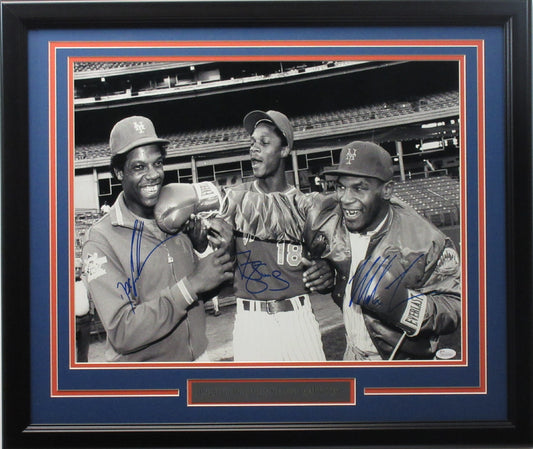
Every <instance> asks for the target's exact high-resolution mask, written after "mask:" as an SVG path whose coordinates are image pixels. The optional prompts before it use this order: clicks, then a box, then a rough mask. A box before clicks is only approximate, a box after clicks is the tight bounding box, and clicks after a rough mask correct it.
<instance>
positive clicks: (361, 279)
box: [349, 254, 423, 308]
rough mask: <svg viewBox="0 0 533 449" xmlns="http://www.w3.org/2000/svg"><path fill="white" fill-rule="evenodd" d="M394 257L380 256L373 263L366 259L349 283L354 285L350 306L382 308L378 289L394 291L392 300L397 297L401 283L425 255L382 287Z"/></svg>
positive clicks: (407, 299) (409, 298)
mask: <svg viewBox="0 0 533 449" xmlns="http://www.w3.org/2000/svg"><path fill="white" fill-rule="evenodd" d="M396 257H397V256H396V255H394V256H386V257H381V256H378V257H377V258H376V260H375V261H374V262H373V263H372V261H371V259H366V260H365V261H364V262H363V263H362V265H361V266H360V267H359V268H358V270H357V273H356V274H354V275H353V277H352V278H351V279H350V281H349V283H352V284H353V288H352V295H351V298H350V304H349V305H350V306H351V305H352V304H353V303H354V299H355V304H358V305H369V304H371V305H374V306H378V307H379V306H382V305H383V304H382V302H381V299H380V298H379V297H378V296H377V293H376V292H377V290H378V288H381V289H386V290H389V289H394V290H392V298H394V296H395V295H396V293H397V291H398V287H399V286H400V283H401V281H403V280H404V279H405V277H406V276H407V273H408V272H409V270H410V269H411V268H413V266H414V265H415V264H416V263H417V262H418V260H419V259H420V258H421V257H423V254H421V255H420V256H418V257H417V258H416V259H415V260H414V261H413V262H412V263H411V265H409V266H408V267H407V268H406V269H405V270H404V271H403V272H402V273H400V274H399V275H398V276H397V277H396V278H394V279H393V280H392V282H390V283H389V284H388V285H380V284H381V283H382V282H383V278H384V277H385V275H386V274H387V273H388V272H389V270H390V268H391V266H392V264H393V262H394V260H395V259H396ZM418 296H422V295H421V294H418V295H414V296H411V297H408V298H406V299H405V300H403V301H400V302H399V303H398V304H397V305H396V306H395V307H394V308H396V307H398V306H400V305H401V304H402V303H404V302H407V301H409V300H411V299H413V298H416V297H418Z"/></svg>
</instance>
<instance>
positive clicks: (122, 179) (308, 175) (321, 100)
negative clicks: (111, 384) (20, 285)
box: [71, 58, 464, 365]
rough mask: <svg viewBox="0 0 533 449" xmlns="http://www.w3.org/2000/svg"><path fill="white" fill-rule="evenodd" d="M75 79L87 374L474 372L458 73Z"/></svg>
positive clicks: (207, 65)
mask: <svg viewBox="0 0 533 449" xmlns="http://www.w3.org/2000/svg"><path fill="white" fill-rule="evenodd" d="M73 84H74V86H73V89H74V123H75V133H74V134H75V136H74V140H75V155H74V214H75V216H74V222H75V269H76V288H75V311H74V312H75V317H74V316H71V319H72V320H74V319H75V322H76V325H75V329H76V337H75V345H76V351H75V353H76V362H77V363H89V364H90V363H101V362H132V363H136V362H199V363H202V362H206V363H207V362H239V363H244V364H246V363H256V362H269V363H270V362H272V363H278V362H279V363H295V364H298V363H311V364H318V365H321V364H324V365H327V363H328V362H330V361H344V362H346V363H349V362H369V363H379V362H388V361H402V360H403V361H410V360H412V361H417V360H423V361H426V362H427V361H430V360H461V358H462V357H463V354H462V344H461V341H462V332H461V329H462V309H463V307H462V291H463V284H462V275H461V220H462V218H463V217H461V212H462V204H461V201H462V200H461V182H462V179H461V178H462V176H463V175H462V161H461V126H462V121H461V108H460V103H461V95H463V94H464V93H462V92H461V91H460V84H461V83H460V72H459V63H458V61H453V60H450V61H446V60H442V61H435V60H427V61H425V60H420V59H414V58H413V59H412V60H408V59H406V60H376V59H372V60H368V61H365V60H361V59H357V60H348V59H339V60H335V59H334V60H323V61H322V60H321V61H318V60H279V61H271V60H268V61H254V60H250V61H213V62H211V61H191V62H188V61H181V60H180V61H163V62H161V61H152V60H150V59H146V60H142V61H139V60H138V58H137V59H133V58H132V59H131V60H128V59H127V58H121V59H120V60H119V59H118V58H117V60H116V61H114V60H109V59H106V60H102V61H98V60H91V61H87V62H85V61H83V62H75V63H74V79H73ZM72 315H74V314H72ZM71 329H72V327H71ZM73 341H74V339H73V338H71V342H73Z"/></svg>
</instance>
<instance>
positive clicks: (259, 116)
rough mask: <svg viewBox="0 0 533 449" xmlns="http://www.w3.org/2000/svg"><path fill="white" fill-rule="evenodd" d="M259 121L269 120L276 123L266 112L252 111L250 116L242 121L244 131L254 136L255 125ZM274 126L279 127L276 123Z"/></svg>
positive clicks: (247, 115)
mask: <svg viewBox="0 0 533 449" xmlns="http://www.w3.org/2000/svg"><path fill="white" fill-rule="evenodd" d="M259 120H268V121H269V122H272V123H274V121H273V120H272V117H270V116H269V115H268V114H267V113H266V112H264V111H252V112H249V113H248V114H246V116H245V117H244V120H243V121H242V122H243V125H244V129H245V130H246V132H247V133H248V134H252V133H253V132H254V129H255V124H256V123H257V122H258V121H259ZM274 125H275V126H276V127H277V125H276V124H275V123H274Z"/></svg>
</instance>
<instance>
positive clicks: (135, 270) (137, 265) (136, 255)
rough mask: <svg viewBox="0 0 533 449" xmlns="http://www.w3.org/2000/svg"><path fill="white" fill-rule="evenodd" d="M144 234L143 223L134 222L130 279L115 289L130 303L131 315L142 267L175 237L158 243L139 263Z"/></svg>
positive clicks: (133, 309)
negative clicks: (156, 251) (155, 252)
mask: <svg viewBox="0 0 533 449" xmlns="http://www.w3.org/2000/svg"><path fill="white" fill-rule="evenodd" d="M143 232H144V221H141V220H135V223H134V224H133V232H132V233H131V243H130V274H131V277H129V278H128V279H127V280H126V281H124V282H117V288H122V291H123V293H124V294H125V295H126V298H127V300H128V302H129V303H130V306H131V310H132V311H133V313H135V299H136V298H137V282H138V281H139V278H140V277H141V273H142V271H143V269H144V266H145V264H146V262H147V261H148V259H149V258H150V256H151V255H152V254H153V253H154V251H155V250H156V249H157V248H159V247H160V246H161V245H163V244H164V243H165V242H167V241H168V240H170V239H173V238H174V237H176V235H178V234H176V235H171V236H170V237H168V238H166V239H165V240H163V241H162V242H160V243H158V244H157V245H156V246H155V247H154V249H152V251H150V252H149V253H148V255H147V256H146V258H145V259H144V260H142V261H141V243H142V235H143ZM120 297H121V298H122V299H124V297H123V296H122V294H121V295H120Z"/></svg>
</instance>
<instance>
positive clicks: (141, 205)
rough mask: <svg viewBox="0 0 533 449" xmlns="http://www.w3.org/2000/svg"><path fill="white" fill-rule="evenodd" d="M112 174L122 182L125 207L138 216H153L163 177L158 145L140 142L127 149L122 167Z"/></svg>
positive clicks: (161, 158)
mask: <svg viewBox="0 0 533 449" xmlns="http://www.w3.org/2000/svg"><path fill="white" fill-rule="evenodd" d="M116 176H117V178H118V179H119V180H120V181H121V182H122V189H123V191H124V201H125V202H126V205H127V206H128V207H129V209H130V210H131V211H132V212H133V213H134V214H136V215H139V216H140V217H143V218H153V213H154V206H155V204H156V203H157V200H158V198H159V193H160V191H161V187H162V185H163V179H164V177H165V174H164V171H163V153H162V152H161V148H160V147H159V145H156V144H150V145H144V146H140V147H137V148H134V149H133V150H131V151H130V152H129V153H128V156H127V158H126V162H125V163H124V169H123V170H118V171H116Z"/></svg>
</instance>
